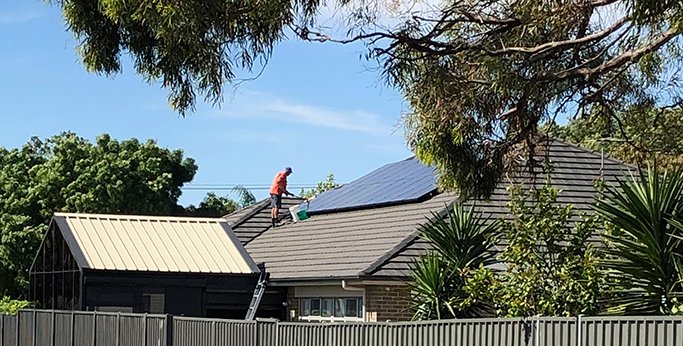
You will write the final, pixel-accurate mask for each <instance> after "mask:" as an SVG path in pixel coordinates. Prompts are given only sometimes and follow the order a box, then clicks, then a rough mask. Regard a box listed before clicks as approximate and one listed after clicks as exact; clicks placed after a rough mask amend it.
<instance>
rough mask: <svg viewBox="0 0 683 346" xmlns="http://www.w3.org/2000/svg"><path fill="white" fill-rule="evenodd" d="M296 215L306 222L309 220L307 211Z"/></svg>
mask: <svg viewBox="0 0 683 346" xmlns="http://www.w3.org/2000/svg"><path fill="white" fill-rule="evenodd" d="M296 215H297V216H298V217H299V220H306V219H308V215H307V214H306V210H305V209H304V210H299V212H297V213H296Z"/></svg>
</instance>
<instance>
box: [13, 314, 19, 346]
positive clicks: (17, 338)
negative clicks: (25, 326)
mask: <svg viewBox="0 0 683 346" xmlns="http://www.w3.org/2000/svg"><path fill="white" fill-rule="evenodd" d="M15 316H17V334H16V335H17V337H16V339H15V340H14V343H15V345H16V346H19V335H20V334H19V333H20V332H21V329H19V324H21V311H18V312H17V314H16V315H15Z"/></svg>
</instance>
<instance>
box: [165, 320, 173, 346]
mask: <svg viewBox="0 0 683 346" xmlns="http://www.w3.org/2000/svg"><path fill="white" fill-rule="evenodd" d="M166 346H173V315H169V314H166Z"/></svg>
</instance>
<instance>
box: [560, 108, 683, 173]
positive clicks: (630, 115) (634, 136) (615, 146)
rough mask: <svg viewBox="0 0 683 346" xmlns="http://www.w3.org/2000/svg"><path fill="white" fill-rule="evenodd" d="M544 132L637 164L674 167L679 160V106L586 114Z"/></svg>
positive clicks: (682, 127) (682, 136) (682, 113)
mask: <svg viewBox="0 0 683 346" xmlns="http://www.w3.org/2000/svg"><path fill="white" fill-rule="evenodd" d="M548 130H549V131H548V132H549V133H551V134H552V135H555V136H557V137H559V138H561V139H564V140H567V141H570V142H572V143H576V144H578V145H581V146H582V147H585V148H590V149H593V150H597V151H600V150H604V152H605V153H606V154H609V155H611V156H613V157H615V158H618V159H621V160H623V161H626V162H630V163H632V164H638V165H645V164H650V165H657V166H658V167H663V168H674V167H676V166H678V165H680V164H682V163H683V109H681V108H678V107H677V108H674V109H668V108H656V107H652V106H642V107H634V108H633V109H631V110H627V111H625V112H622V113H620V114H618V115H616V118H606V117H600V116H591V115H586V116H583V117H579V118H576V119H573V120H571V121H570V122H569V123H567V124H566V125H564V126H557V125H551V126H549V128H548Z"/></svg>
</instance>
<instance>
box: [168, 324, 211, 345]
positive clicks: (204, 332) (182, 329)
mask: <svg viewBox="0 0 683 346" xmlns="http://www.w3.org/2000/svg"><path fill="white" fill-rule="evenodd" d="M215 324H216V320H212V319H201V318H189V317H174V318H173V345H174V346H214V345H215V343H214V340H215V331H216V328H215V327H216V326H215Z"/></svg>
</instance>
